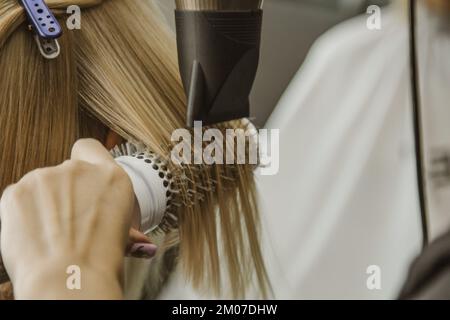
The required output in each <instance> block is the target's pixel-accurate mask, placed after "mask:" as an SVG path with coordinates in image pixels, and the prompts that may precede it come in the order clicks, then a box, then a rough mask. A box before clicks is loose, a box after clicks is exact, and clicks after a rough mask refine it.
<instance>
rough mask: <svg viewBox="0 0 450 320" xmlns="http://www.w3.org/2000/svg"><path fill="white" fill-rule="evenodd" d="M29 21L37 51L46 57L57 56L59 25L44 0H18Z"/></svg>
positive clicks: (59, 34)
mask: <svg viewBox="0 0 450 320" xmlns="http://www.w3.org/2000/svg"><path fill="white" fill-rule="evenodd" d="M20 2H21V3H22V6H23V7H24V9H25V11H26V13H27V16H28V21H29V27H30V29H31V30H33V31H34V32H35V40H36V43H37V44H38V47H39V51H40V52H41V54H42V55H43V56H44V57H45V58H46V59H55V58H56V57H58V56H59V53H60V46H59V43H58V40H57V38H59V37H60V36H61V35H62V29H61V26H60V25H59V23H58V20H56V18H55V16H54V15H53V13H52V12H51V11H50V9H49V8H48V7H47V5H46V4H45V1H44V0H20Z"/></svg>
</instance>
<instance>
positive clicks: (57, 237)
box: [0, 140, 134, 299]
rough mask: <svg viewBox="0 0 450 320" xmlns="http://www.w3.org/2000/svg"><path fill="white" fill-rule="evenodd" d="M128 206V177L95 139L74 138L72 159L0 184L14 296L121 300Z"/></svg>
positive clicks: (131, 200) (5, 255) (6, 260)
mask: <svg viewBox="0 0 450 320" xmlns="http://www.w3.org/2000/svg"><path fill="white" fill-rule="evenodd" d="M133 206H134V195H133V192H132V186H131V182H130V181H129V178H128V176H127V175H126V174H125V172H124V171H123V170H122V169H121V168H120V167H119V166H117V165H116V163H115V162H114V160H113V159H112V157H111V156H110V155H109V153H108V152H107V151H106V150H105V149H104V148H103V146H102V145H101V144H100V143H99V142H97V141H95V140H81V141H79V142H77V143H76V144H75V146H74V148H73V150H72V157H71V160H69V161H66V162H64V163H63V164H62V165H60V166H57V167H52V168H45V169H39V170H36V171H33V172H31V173H29V174H27V175H26V176H25V177H23V178H22V180H20V181H19V183H17V184H15V185H13V186H11V187H9V188H8V189H6V191H5V192H4V194H3V197H2V200H1V207H0V209H1V210H0V214H1V221H2V233H1V252H2V256H3V260H4V263H5V267H6V269H7V271H8V274H9V275H10V278H11V281H12V283H13V286H14V292H15V297H16V298H18V299H120V298H122V294H123V292H122V284H121V278H122V265H123V256H124V251H125V246H126V243H127V239H128V232H129V227H130V220H131V212H132V209H133ZM70 266H76V267H72V268H71V267H70ZM78 267H79V269H78ZM68 271H69V272H70V273H71V274H68V273H67V272H68ZM78 271H80V276H81V277H80V279H81V283H80V284H81V288H80V289H77V287H78V283H77V280H78V279H77V276H78Z"/></svg>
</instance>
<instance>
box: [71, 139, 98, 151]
mask: <svg viewBox="0 0 450 320" xmlns="http://www.w3.org/2000/svg"><path fill="white" fill-rule="evenodd" d="M99 143H100V142H98V141H97V140H95V139H93V138H83V139H79V140H77V141H76V142H75V143H74V144H73V146H72V152H73V151H77V150H82V149H84V148H85V147H87V146H90V145H93V144H99Z"/></svg>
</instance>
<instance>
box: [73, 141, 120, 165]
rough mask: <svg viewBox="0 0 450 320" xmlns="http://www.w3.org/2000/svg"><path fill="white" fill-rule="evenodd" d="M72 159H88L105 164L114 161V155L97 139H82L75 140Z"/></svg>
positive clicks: (93, 162) (88, 160)
mask: <svg viewBox="0 0 450 320" xmlns="http://www.w3.org/2000/svg"><path fill="white" fill-rule="evenodd" d="M71 159H72V160H81V161H86V162H89V163H92V164H104V163H105V162H113V161H114V159H113V156H112V155H111V154H110V153H109V152H108V150H106V148H105V147H104V146H103V145H102V144H101V143H100V142H99V141H97V140H94V139H81V140H78V141H77V142H75V144H74V145H73V147H72V155H71Z"/></svg>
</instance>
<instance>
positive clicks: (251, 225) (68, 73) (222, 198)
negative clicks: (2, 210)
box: [0, 0, 268, 297]
mask: <svg viewBox="0 0 450 320" xmlns="http://www.w3.org/2000/svg"><path fill="white" fill-rule="evenodd" d="M46 3H47V5H48V6H49V7H50V9H52V10H53V12H54V13H55V14H58V15H64V13H65V10H66V8H67V7H68V6H69V5H79V6H80V7H81V8H83V12H82V20H81V30H74V31H69V30H64V31H65V32H64V34H63V36H62V37H61V38H60V40H59V41H60V45H61V55H60V57H58V58H57V59H55V60H51V61H49V60H45V59H44V58H43V57H42V56H41V55H40V53H39V51H38V49H37V47H36V44H35V42H34V40H33V37H32V34H30V32H29V31H28V30H27V28H26V17H25V13H24V10H23V8H22V7H21V6H20V5H19V4H18V1H17V0H4V1H2V2H1V3H0V75H1V77H2V78H1V83H0V127H1V128H2V132H1V135H0V172H1V177H0V191H2V190H3V188H5V186H7V185H8V184H10V183H12V182H14V181H17V180H18V179H20V178H21V177H22V176H23V175H24V174H25V173H26V172H28V171H30V170H33V169H35V168H37V167H43V166H49V165H55V164H58V163H60V162H61V161H62V160H64V159H66V158H67V157H68V156H69V151H70V148H71V146H72V144H73V142H74V141H76V139H78V138H80V137H95V138H98V139H101V140H103V141H104V139H105V135H106V133H107V130H109V128H110V129H111V130H113V131H115V132H117V133H118V134H119V135H121V136H122V137H124V138H125V139H127V140H130V141H140V142H142V143H144V144H145V146H146V147H148V148H149V149H151V150H152V151H154V152H156V153H158V154H159V155H161V156H162V157H163V158H165V159H166V160H167V161H168V160H169V154H170V150H171V146H172V143H171V141H170V137H171V134H172V132H173V130H175V129H177V128H180V127H182V126H183V123H184V120H185V109H186V106H185V96H184V91H183V88H182V85H181V80H180V78H179V72H178V65H177V57H176V45H175V41H174V36H173V34H172V32H171V31H170V30H169V29H168V27H167V26H166V24H165V23H164V21H163V18H162V16H161V15H160V14H159V11H158V10H157V7H156V4H155V3H153V2H152V1H144V0H105V1H101V0H47V1H46ZM91 7H92V8H91ZM61 25H63V26H64V25H65V23H64V21H61ZM227 126H232V127H236V126H242V123H241V122H239V121H238V122H233V123H228V124H225V125H221V126H218V128H221V129H223V130H224V129H225V127H227ZM168 162H169V163H170V161H168ZM169 166H170V167H171V168H170V169H171V170H172V171H173V172H174V175H175V176H176V178H177V180H176V184H177V188H179V189H180V191H181V192H180V195H179V198H180V199H179V201H180V202H181V203H182V204H183V205H182V206H180V208H179V209H178V210H177V212H176V216H177V221H170V223H168V225H167V228H165V229H164V232H163V233H162V234H163V236H159V238H161V239H160V241H161V246H162V247H163V248H165V249H164V250H163V251H165V250H169V249H170V248H176V247H177V246H179V256H180V261H181V263H182V265H183V266H184V270H185V272H186V274H187V275H188V278H189V279H190V280H191V281H192V283H193V284H194V286H196V287H199V286H201V285H206V286H207V287H211V288H213V289H215V290H216V292H220V288H221V283H222V282H223V277H222V276H223V270H224V269H226V270H227V272H228V277H229V281H230V284H231V291H232V292H231V294H232V296H233V297H243V296H244V293H245V290H246V288H247V287H248V285H249V283H250V282H251V281H252V277H253V276H254V277H255V279H256V282H257V283H258V284H259V288H260V291H261V293H262V294H263V296H266V294H267V293H268V280H267V275H266V271H265V267H264V264H263V258H262V255H261V250H260V247H259V241H258V224H259V221H258V211H257V205H256V195H255V186H254V180H253V167H252V166H250V165H212V166H207V165H196V166H194V165H192V166H178V167H175V166H174V165H173V164H172V163H170V165H169ZM219 235H220V240H219ZM156 238H158V236H156ZM159 238H158V239H159ZM177 256H178V255H177ZM169 260H171V259H169ZM172 260H173V259H172ZM222 265H223V266H222ZM164 268H166V269H164ZM168 268H169V266H168V265H167V266H166V267H164V266H163V269H161V270H159V271H158V272H159V273H160V276H161V278H162V279H160V280H159V281H160V282H161V283H163V281H164V279H165V278H166V277H167V274H168V270H169V269H168Z"/></svg>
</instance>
